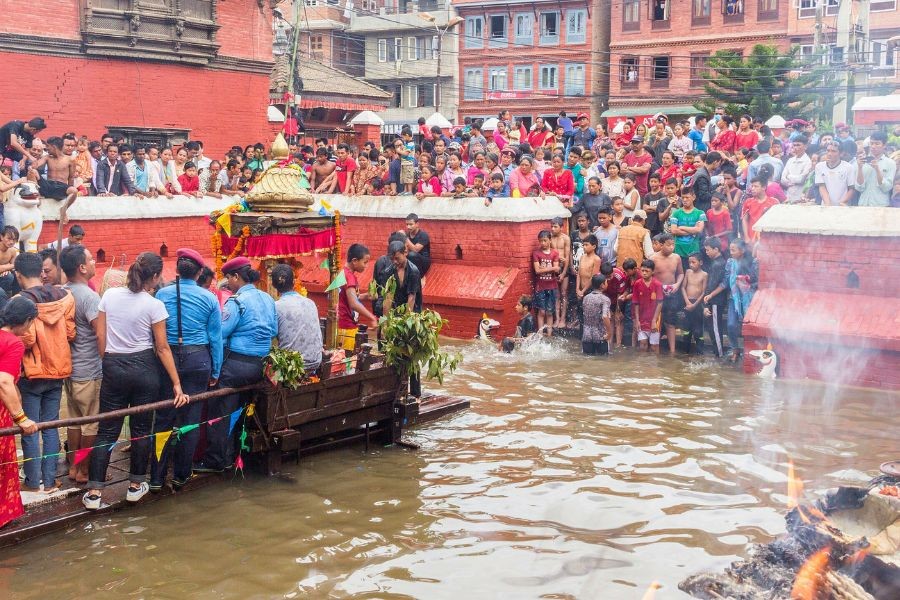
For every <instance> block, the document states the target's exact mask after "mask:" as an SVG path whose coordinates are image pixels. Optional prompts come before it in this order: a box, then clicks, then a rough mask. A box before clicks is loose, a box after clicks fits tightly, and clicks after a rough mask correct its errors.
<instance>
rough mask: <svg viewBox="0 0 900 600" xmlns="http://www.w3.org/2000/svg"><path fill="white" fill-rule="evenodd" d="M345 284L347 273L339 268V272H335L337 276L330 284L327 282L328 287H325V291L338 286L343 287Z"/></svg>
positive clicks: (332, 289)
mask: <svg viewBox="0 0 900 600" xmlns="http://www.w3.org/2000/svg"><path fill="white" fill-rule="evenodd" d="M345 285H347V274H346V273H345V272H344V270H343V269H341V272H340V273H338V274H337V277H335V278H334V280H333V281H332V282H331V283H330V284H328V287H327V288H325V292H326V293H328V292H332V291H334V290H336V289H338V288H341V287H344V286H345Z"/></svg>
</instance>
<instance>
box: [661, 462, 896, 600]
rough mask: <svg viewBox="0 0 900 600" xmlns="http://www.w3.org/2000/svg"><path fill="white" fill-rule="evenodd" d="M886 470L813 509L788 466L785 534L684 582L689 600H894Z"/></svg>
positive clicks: (890, 486) (892, 486) (892, 503)
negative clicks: (719, 570)
mask: <svg viewBox="0 0 900 600" xmlns="http://www.w3.org/2000/svg"><path fill="white" fill-rule="evenodd" d="M893 465H894V463H886V464H885V465H882V472H883V473H884V474H883V475H880V476H878V477H876V478H875V479H873V480H872V481H871V482H869V485H868V486H866V487H850V486H846V487H839V488H836V489H832V490H828V491H827V492H826V493H825V495H824V497H823V498H822V499H821V500H818V501H816V502H815V503H814V504H811V503H807V502H804V500H803V482H802V480H801V479H800V478H799V477H797V475H796V473H795V472H794V467H793V463H790V462H789V464H788V508H789V511H788V513H787V515H786V516H785V522H786V524H787V533H786V534H785V535H784V536H782V537H780V538H778V539H777V540H775V541H774V542H772V543H770V544H766V545H758V546H754V547H753V548H752V549H751V551H750V558H749V559H747V560H745V561H739V562H735V563H732V565H731V566H730V567H729V568H727V569H726V570H725V573H723V574H700V575H694V576H692V577H689V578H688V579H686V580H684V581H682V582H681V584H679V588H681V589H682V590H684V591H685V592H687V593H689V594H691V595H692V596H694V597H696V598H708V599H719V598H734V599H736V600H757V599H758V600H762V599H764V598H765V599H771V598H790V599H791V600H832V599H833V600H845V599H846V600H867V599H875V600H889V599H890V600H895V599H896V598H900V497H898V496H897V489H898V483H900V473H897V472H896V471H894V470H893Z"/></svg>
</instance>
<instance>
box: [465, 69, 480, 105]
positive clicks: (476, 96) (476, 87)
mask: <svg viewBox="0 0 900 600" xmlns="http://www.w3.org/2000/svg"><path fill="white" fill-rule="evenodd" d="M464 79H465V81H464V82H463V83H464V89H463V98H464V99H466V100H484V71H483V70H481V69H466V70H465V76H464Z"/></svg>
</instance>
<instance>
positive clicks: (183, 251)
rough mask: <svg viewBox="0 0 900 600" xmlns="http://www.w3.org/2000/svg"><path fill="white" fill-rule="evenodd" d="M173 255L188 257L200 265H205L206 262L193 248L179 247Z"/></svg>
mask: <svg viewBox="0 0 900 600" xmlns="http://www.w3.org/2000/svg"><path fill="white" fill-rule="evenodd" d="M175 256H177V257H178V258H189V259H190V260H192V261H194V262H195V263H197V264H198V265H200V266H201V267H205V266H206V263H204V262H203V257H202V256H200V253H199V252H197V251H196V250H194V249H193V248H179V249H178V250H177V251H176V252H175Z"/></svg>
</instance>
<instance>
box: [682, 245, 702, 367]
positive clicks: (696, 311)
mask: <svg viewBox="0 0 900 600" xmlns="http://www.w3.org/2000/svg"><path fill="white" fill-rule="evenodd" d="M702 267H703V257H702V256H701V255H700V253H699V252H694V253H693V254H691V255H690V256H688V270H687V272H686V273H685V274H684V285H683V286H682V287H681V296H682V298H684V311H685V314H687V322H686V323H685V326H686V327H687V328H688V331H689V332H690V336H691V338H693V340H694V344H696V346H697V354H703V294H705V293H706V280H707V274H706V271H704V270H703V269H702Z"/></svg>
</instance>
